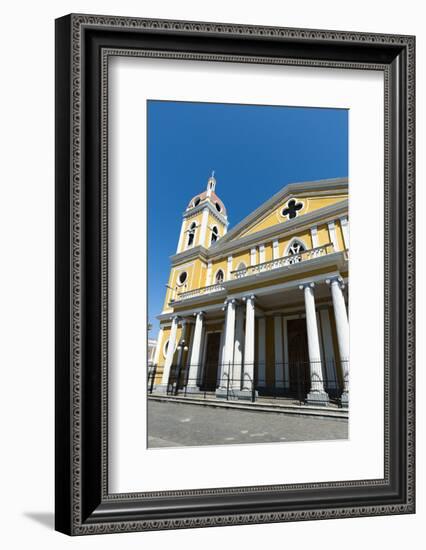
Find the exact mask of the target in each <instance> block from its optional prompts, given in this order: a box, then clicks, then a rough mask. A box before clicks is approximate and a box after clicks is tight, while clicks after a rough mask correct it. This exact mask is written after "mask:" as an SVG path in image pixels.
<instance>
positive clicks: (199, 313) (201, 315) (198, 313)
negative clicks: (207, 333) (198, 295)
mask: <svg viewBox="0 0 426 550" xmlns="http://www.w3.org/2000/svg"><path fill="white" fill-rule="evenodd" d="M193 315H194V317H200V319H201V320H202V319H203V317H205V315H206V312H205V311H196V312H195V313H194V314H193Z"/></svg>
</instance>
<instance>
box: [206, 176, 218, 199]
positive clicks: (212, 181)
mask: <svg viewBox="0 0 426 550" xmlns="http://www.w3.org/2000/svg"><path fill="white" fill-rule="evenodd" d="M214 173H215V171H214V170H212V175H211V176H210V177H209V179H208V181H207V196H208V197H210V195H211V194H212V191H214V189H215V187H216V179H215V177H214Z"/></svg>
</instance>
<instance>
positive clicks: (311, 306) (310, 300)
mask: <svg viewBox="0 0 426 550" xmlns="http://www.w3.org/2000/svg"><path fill="white" fill-rule="evenodd" d="M299 288H300V289H301V290H303V292H304V295H305V311H306V330H307V334H308V352H309V365H310V373H311V388H310V392H309V394H308V396H307V402H308V403H309V402H310V403H312V404H320V405H326V404H327V403H328V401H329V399H328V395H327V393H326V392H325V390H324V384H323V377H322V368H321V350H320V343H319V337H318V325H317V315H316V312H315V297H314V283H307V284H304V285H300V286H299Z"/></svg>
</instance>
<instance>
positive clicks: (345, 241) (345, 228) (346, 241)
mask: <svg viewBox="0 0 426 550" xmlns="http://www.w3.org/2000/svg"><path fill="white" fill-rule="evenodd" d="M340 226H341V228H342V233H343V244H344V245H345V249H346V250H348V249H349V222H348V218H347V216H342V217H341V218H340Z"/></svg>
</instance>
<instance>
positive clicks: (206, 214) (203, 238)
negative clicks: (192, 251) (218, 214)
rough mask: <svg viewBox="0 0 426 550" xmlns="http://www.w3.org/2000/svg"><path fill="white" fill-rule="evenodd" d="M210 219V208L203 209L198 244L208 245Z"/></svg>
mask: <svg viewBox="0 0 426 550" xmlns="http://www.w3.org/2000/svg"><path fill="white" fill-rule="evenodd" d="M208 219H209V209H208V208H204V210H203V216H202V218H201V227H200V232H199V234H198V235H199V237H198V244H199V245H202V246H206V233H207V222H208Z"/></svg>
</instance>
